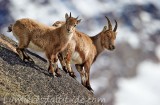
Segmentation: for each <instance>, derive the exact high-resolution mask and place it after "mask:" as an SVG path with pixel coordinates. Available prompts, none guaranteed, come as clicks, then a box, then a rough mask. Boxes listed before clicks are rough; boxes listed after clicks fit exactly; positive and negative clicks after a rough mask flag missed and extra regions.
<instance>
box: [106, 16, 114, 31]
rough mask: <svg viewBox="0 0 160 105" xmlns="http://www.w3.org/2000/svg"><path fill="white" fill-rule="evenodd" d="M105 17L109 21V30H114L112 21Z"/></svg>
mask: <svg viewBox="0 0 160 105" xmlns="http://www.w3.org/2000/svg"><path fill="white" fill-rule="evenodd" d="M105 17H106V19H107V21H108V28H109V30H112V24H111V22H110V20H109V19H108V17H107V16H105Z"/></svg>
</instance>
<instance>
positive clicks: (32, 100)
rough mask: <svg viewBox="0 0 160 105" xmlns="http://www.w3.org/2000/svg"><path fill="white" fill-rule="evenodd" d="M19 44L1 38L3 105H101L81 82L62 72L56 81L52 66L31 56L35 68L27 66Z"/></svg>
mask: <svg viewBox="0 0 160 105" xmlns="http://www.w3.org/2000/svg"><path fill="white" fill-rule="evenodd" d="M15 46H16V42H14V41H13V40H11V39H9V38H7V37H6V36H4V35H0V105H26V104H27V105H57V104H58V105H101V104H102V103H101V102H100V101H101V100H98V99H97V98H95V97H94V95H93V94H92V93H91V92H89V91H88V90H87V89H86V88H85V87H84V86H82V85H81V84H80V83H79V82H78V81H77V80H75V79H73V78H72V77H70V76H69V75H68V74H66V73H65V72H64V71H62V70H60V72H61V74H62V77H54V78H53V77H52V76H50V75H49V73H48V71H47V66H48V63H47V62H46V60H45V59H43V58H41V57H40V56H38V55H36V54H34V53H31V52H29V51H28V50H27V53H28V54H29V55H30V56H31V57H32V58H33V60H34V61H35V64H33V63H31V62H23V61H22V60H21V59H20V57H19V56H18V55H17V54H16V53H15Z"/></svg>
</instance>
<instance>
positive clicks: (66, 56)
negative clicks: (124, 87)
mask: <svg viewBox="0 0 160 105" xmlns="http://www.w3.org/2000/svg"><path fill="white" fill-rule="evenodd" d="M106 18H107V17H106ZM107 21H108V29H107V26H104V28H103V30H102V31H101V32H100V33H99V34H97V35H96V36H93V37H88V36H87V35H86V34H84V33H82V32H79V31H77V30H76V31H75V34H74V36H73V38H72V40H71V41H70V42H69V44H68V46H67V48H66V49H65V50H64V51H63V52H62V53H60V55H59V60H60V62H61V65H62V67H63V69H64V70H65V71H66V72H69V74H70V75H71V76H72V77H75V75H74V72H73V70H72V68H71V66H70V62H71V61H72V62H73V63H74V64H75V66H76V69H77V70H78V72H79V73H80V75H81V82H82V85H84V86H85V87H86V88H87V89H88V90H90V91H93V89H92V88H91V86H90V80H89V76H90V67H91V64H92V63H93V62H94V61H95V59H96V58H97V56H98V55H99V54H100V53H101V52H103V51H104V50H105V49H108V50H113V49H115V45H114V40H115V39H116V30H117V21H116V20H115V23H116V25H115V27H114V29H113V31H112V25H111V22H110V20H109V19H108V18H107ZM62 24H65V22H62V21H57V22H55V23H54V24H53V26H54V27H60V26H61V25H62Z"/></svg>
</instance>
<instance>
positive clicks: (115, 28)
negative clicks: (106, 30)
mask: <svg viewBox="0 0 160 105" xmlns="http://www.w3.org/2000/svg"><path fill="white" fill-rule="evenodd" d="M114 21H115V23H116V25H115V27H114V29H113V32H116V30H117V27H118V24H117V21H116V20H114Z"/></svg>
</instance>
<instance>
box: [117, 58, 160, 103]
mask: <svg viewBox="0 0 160 105" xmlns="http://www.w3.org/2000/svg"><path fill="white" fill-rule="evenodd" d="M137 74H138V75H137V76H136V77H135V78H131V79H124V78H121V79H120V80H119V82H118V86H119V90H118V91H117V93H116V102H115V105H160V84H159V81H160V63H157V64H155V63H154V62H152V61H145V62H143V63H141V64H140V65H139V67H138V73H137Z"/></svg>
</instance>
